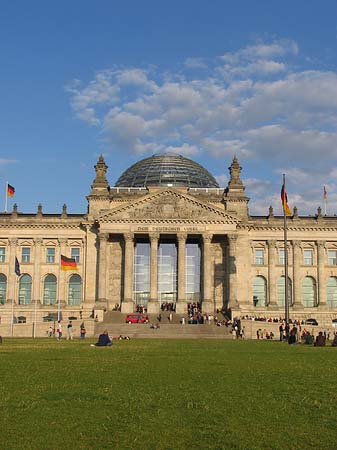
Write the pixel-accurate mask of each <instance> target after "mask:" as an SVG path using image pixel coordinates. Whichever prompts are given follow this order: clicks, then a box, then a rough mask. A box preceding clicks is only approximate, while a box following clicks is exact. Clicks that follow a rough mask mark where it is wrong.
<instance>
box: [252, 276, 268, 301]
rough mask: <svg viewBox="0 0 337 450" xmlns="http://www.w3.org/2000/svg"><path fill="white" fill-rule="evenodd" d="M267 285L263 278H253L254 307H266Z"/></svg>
mask: <svg viewBox="0 0 337 450" xmlns="http://www.w3.org/2000/svg"><path fill="white" fill-rule="evenodd" d="M266 291H267V283H266V280H265V279H264V278H263V277H255V279H254V284H253V301H254V305H255V306H266Z"/></svg>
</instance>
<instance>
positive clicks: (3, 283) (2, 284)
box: [0, 273, 7, 305]
mask: <svg viewBox="0 0 337 450" xmlns="http://www.w3.org/2000/svg"><path fill="white" fill-rule="evenodd" d="M6 291H7V278H6V275H4V274H3V273H0V305H4V304H5V302H6Z"/></svg>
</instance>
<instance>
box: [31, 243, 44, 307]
mask: <svg viewBox="0 0 337 450" xmlns="http://www.w3.org/2000/svg"><path fill="white" fill-rule="evenodd" d="M42 242H43V239H41V238H35V239H34V279H33V302H39V303H40V293H41V289H40V288H41V245H42Z"/></svg>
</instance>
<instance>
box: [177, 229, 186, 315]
mask: <svg viewBox="0 0 337 450" xmlns="http://www.w3.org/2000/svg"><path fill="white" fill-rule="evenodd" d="M177 239H178V301H177V304H176V312H177V313H178V314H184V313H186V311H187V303H186V239H187V234H186V233H179V234H178V235H177Z"/></svg>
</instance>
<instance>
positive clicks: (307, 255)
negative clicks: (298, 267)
mask: <svg viewBox="0 0 337 450" xmlns="http://www.w3.org/2000/svg"><path fill="white" fill-rule="evenodd" d="M303 263H304V265H305V266H312V265H313V264H314V257H313V251H312V250H304V251H303Z"/></svg>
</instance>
